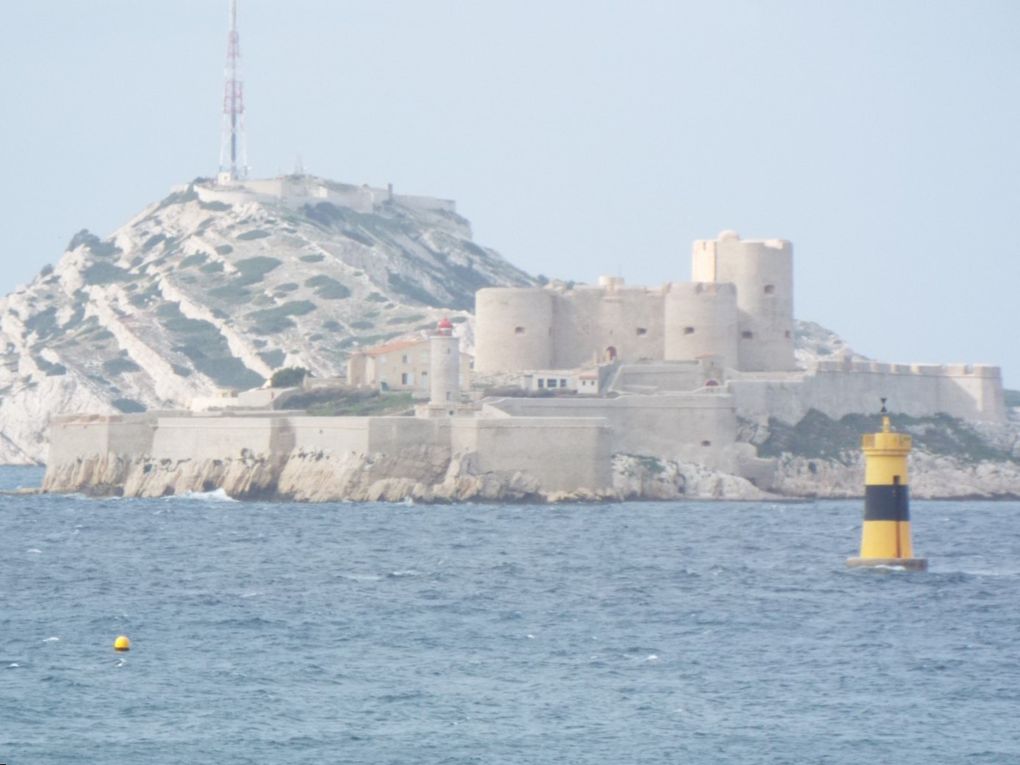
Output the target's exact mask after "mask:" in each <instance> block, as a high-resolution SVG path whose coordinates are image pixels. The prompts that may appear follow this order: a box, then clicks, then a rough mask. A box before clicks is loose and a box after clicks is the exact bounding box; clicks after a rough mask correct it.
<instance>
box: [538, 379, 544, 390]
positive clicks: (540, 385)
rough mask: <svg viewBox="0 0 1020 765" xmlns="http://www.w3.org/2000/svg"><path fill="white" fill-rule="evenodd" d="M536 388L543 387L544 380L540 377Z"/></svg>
mask: <svg viewBox="0 0 1020 765" xmlns="http://www.w3.org/2000/svg"><path fill="white" fill-rule="evenodd" d="M538 387H539V388H544V387H545V380H543V379H542V378H541V377H539V378H538Z"/></svg>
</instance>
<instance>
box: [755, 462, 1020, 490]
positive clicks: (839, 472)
mask: <svg viewBox="0 0 1020 765" xmlns="http://www.w3.org/2000/svg"><path fill="white" fill-rule="evenodd" d="M776 475H777V480H776V485H775V487H774V489H775V491H777V492H779V493H780V494H782V495H783V496H787V497H860V496H861V495H862V494H863V492H864V488H863V487H864V460H863V457H858V458H847V461H841V460H837V459H817V458H816V459H810V458H807V457H795V456H792V455H784V456H783V457H781V458H780V460H779V467H778V470H777V473H776ZM910 496H912V497H914V498H916V499H973V498H979V499H1016V498H1020V464H1018V463H1016V462H1003V461H990V460H981V461H977V462H973V461H965V460H962V459H959V458H955V457H949V456H945V455H938V454H929V453H927V452H919V451H916V450H915V451H914V452H913V453H912V454H911V455H910Z"/></svg>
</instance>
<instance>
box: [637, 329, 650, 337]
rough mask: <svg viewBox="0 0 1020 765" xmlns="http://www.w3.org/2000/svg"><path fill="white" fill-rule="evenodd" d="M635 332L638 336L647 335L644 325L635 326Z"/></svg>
mask: <svg viewBox="0 0 1020 765" xmlns="http://www.w3.org/2000/svg"><path fill="white" fill-rule="evenodd" d="M637 333H638V336H639V337H640V336H641V335H647V334H648V330H647V329H645V328H644V327H638V328H637Z"/></svg>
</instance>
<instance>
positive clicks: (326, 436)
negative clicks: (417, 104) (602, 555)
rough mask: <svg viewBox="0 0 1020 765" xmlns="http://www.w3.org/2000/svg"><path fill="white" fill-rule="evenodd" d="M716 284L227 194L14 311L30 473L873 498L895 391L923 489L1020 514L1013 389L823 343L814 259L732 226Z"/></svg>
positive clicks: (496, 493)
mask: <svg viewBox="0 0 1020 765" xmlns="http://www.w3.org/2000/svg"><path fill="white" fill-rule="evenodd" d="M692 275H693V280H692V281H691V282H679V281H677V282H670V283H667V284H665V285H662V286H658V287H640V286H638V287H632V286H630V285H627V284H626V283H624V282H623V280H622V279H620V278H618V277H604V278H602V279H600V281H599V283H598V284H597V285H591V286H589V285H583V284H574V283H561V282H548V280H546V279H544V278H540V277H532V276H530V275H528V274H526V273H524V272H522V271H520V270H519V269H517V268H515V267H513V266H512V265H511V264H509V263H508V262H507V261H506V260H504V259H503V258H501V257H500V256H499V255H498V254H497V253H496V252H494V251H492V250H490V249H486V248H482V247H479V246H478V245H476V244H474V243H473V242H472V241H471V231H470V226H469V224H468V222H467V221H466V220H465V219H463V218H462V217H460V215H459V214H458V213H457V212H456V208H455V205H454V204H453V203H452V202H448V201H445V200H438V199H432V198H428V197H417V196H403V195H400V194H397V193H395V192H394V191H393V189H392V188H385V189H382V188H372V187H367V186H353V185H346V184H338V183H334V182H330V181H326V180H323V179H319V178H314V177H311V176H287V177H283V178H277V179H269V180H264V181H237V180H233V179H228V180H227V181H226V182H224V181H222V180H220V181H211V180H197V181H195V182H193V183H191V184H188V185H186V186H182V187H180V188H178V189H175V190H174V191H173V193H171V195H170V196H169V197H167V198H166V199H164V200H163V201H161V202H159V203H157V204H155V205H152V206H150V207H149V208H147V209H146V210H145V211H143V213H141V214H140V215H139V216H137V217H136V218H135V219H134V220H132V221H131V222H129V223H128V224H127V225H126V226H125V227H123V228H122V229H120V230H119V231H117V232H115V234H114V235H113V236H111V237H110V238H108V239H106V240H100V239H98V238H97V237H94V236H92V235H91V234H88V233H87V232H83V233H81V234H79V235H78V236H76V237H75V238H74V240H73V241H72V243H71V245H70V247H69V249H68V252H67V253H65V255H64V257H63V258H62V259H61V261H60V263H59V264H58V265H57V266H56V268H53V269H49V268H47V269H44V272H43V273H41V274H40V275H39V276H38V277H37V278H36V279H35V280H34V281H33V282H32V284H30V285H28V286H27V287H25V288H23V289H21V290H19V291H17V292H15V293H14V294H13V295H10V296H8V297H7V298H6V299H5V300H4V302H3V304H2V306H0V311H2V314H0V315H2V324H0V327H2V330H3V333H4V339H5V349H6V351H5V363H4V365H3V370H4V371H3V374H4V375H5V376H6V379H5V380H3V381H2V382H3V384H4V385H5V386H6V387H5V389H4V391H3V398H2V401H0V412H2V413H3V414H4V417H5V420H4V422H5V427H4V442H3V449H4V452H3V455H2V456H3V459H4V460H5V461H7V462H20V463H24V462H33V461H34V462H38V461H44V460H45V461H46V464H47V472H46V477H45V483H44V489H45V490H47V491H83V492H89V493H99V494H124V495H127V496H160V495H165V494H171V493H180V492H186V491H209V490H213V489H220V488H222V489H223V490H225V491H226V492H227V493H228V494H230V495H231V496H236V497H242V498H256V497H259V498H291V499H299V500H309V501H327V500H340V499H349V500H389V501H398V500H403V499H413V500H416V501H431V502H437V501H459V500H473V499H474V500H546V501H555V500H571V499H573V500H601V499H623V498H649V499H669V498H678V497H699V498H700V497H717V498H735V499H760V498H765V497H807V496H849V495H854V494H857V493H859V491H860V488H859V487H860V486H861V485H862V484H861V478H860V475H861V469H862V468H861V465H860V462H859V458H858V456H857V448H856V447H857V435H858V434H859V433H860V432H864V431H865V430H867V429H869V428H873V427H874V423H873V419H874V417H873V413H874V412H876V410H877V408H878V401H879V398H880V397H887V398H889V399H890V403H891V405H892V406H893V408H894V409H895V410H896V411H897V412H898V413H899V417H900V420H899V421H900V423H901V427H904V428H905V429H907V430H908V431H909V432H911V433H912V434H913V435H914V439H915V444H917V445H918V447H919V448H918V449H917V450H916V452H915V460H914V464H913V468H912V469H913V470H914V475H913V477H912V489H913V493H914V495H915V496H935V497H961V496H984V497H988V496H991V497H995V496H1001V497H1005V496H1020V428H1018V426H1017V420H1016V418H1015V416H1014V415H1013V412H1014V410H1013V409H1012V407H1011V406H1007V402H1006V399H1005V392H1004V391H1003V388H1002V382H1001V375H1000V373H999V370H998V368H996V367H990V366H983V365H972V364H953V365H932V364H916V363H906V364H887V363H879V362H875V361H872V360H869V359H867V358H865V357H862V356H860V355H858V354H856V353H854V352H853V351H852V350H851V349H849V348H847V347H846V345H845V344H844V343H843V342H842V341H841V340H840V339H839V338H838V337H836V336H835V335H833V334H832V333H830V332H828V331H826V330H824V329H823V328H822V327H820V326H819V325H816V324H812V323H808V322H798V321H796V320H795V319H794V314H793V249H792V245H791V244H790V243H789V242H785V241H782V240H748V239H742V238H741V237H740V236H739V235H737V234H736V233H735V232H723V233H722V234H720V235H719V236H718V237H716V238H715V239H709V240H702V241H699V242H695V243H694V246H693V252H692ZM281 369H300V370H302V375H303V374H304V372H305V371H307V373H308V375H307V376H302V377H301V378H299V379H298V381H297V383H296V384H289V385H286V386H280V387H275V388H274V387H271V386H270V384H269V382H268V381H269V380H270V378H272V377H273V376H274V373H278V372H279V371H280V370H281ZM1010 403H1012V401H1011V402H1010ZM47 424H48V425H50V434H51V435H50V438H49V444H48V446H49V449H48V452H47V430H46V425H47Z"/></svg>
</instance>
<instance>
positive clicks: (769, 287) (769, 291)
mask: <svg viewBox="0 0 1020 765" xmlns="http://www.w3.org/2000/svg"><path fill="white" fill-rule="evenodd" d="M775 293H776V285H774V284H766V285H765V294H766V295H774V294H775Z"/></svg>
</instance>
